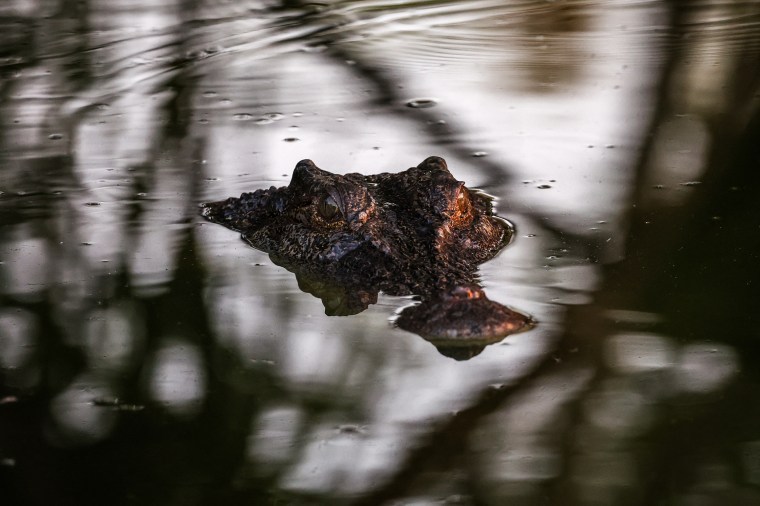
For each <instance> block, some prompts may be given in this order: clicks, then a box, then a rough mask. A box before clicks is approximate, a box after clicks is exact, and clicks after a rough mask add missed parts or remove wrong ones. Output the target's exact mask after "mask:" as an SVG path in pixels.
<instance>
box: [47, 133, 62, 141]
mask: <svg viewBox="0 0 760 506" xmlns="http://www.w3.org/2000/svg"><path fill="white" fill-rule="evenodd" d="M48 139H50V140H51V141H59V140H61V139H63V135H61V134H50V135H48Z"/></svg>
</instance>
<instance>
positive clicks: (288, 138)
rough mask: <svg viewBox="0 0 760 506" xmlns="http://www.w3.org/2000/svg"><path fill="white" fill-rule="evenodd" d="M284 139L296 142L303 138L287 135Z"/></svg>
mask: <svg viewBox="0 0 760 506" xmlns="http://www.w3.org/2000/svg"><path fill="white" fill-rule="evenodd" d="M283 140H284V141H285V142H296V141H299V140H301V139H299V138H298V137H285V138H284V139H283Z"/></svg>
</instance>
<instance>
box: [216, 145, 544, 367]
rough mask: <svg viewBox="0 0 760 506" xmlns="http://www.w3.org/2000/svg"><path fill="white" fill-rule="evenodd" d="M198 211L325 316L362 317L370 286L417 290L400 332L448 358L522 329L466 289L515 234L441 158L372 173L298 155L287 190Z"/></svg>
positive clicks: (520, 318)
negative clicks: (276, 269)
mask: <svg viewBox="0 0 760 506" xmlns="http://www.w3.org/2000/svg"><path fill="white" fill-rule="evenodd" d="M202 214H203V216H205V217H206V218H207V219H209V220H210V221H213V222H215V223H219V224H222V225H224V226H226V227H229V228H231V229H233V230H237V231H239V232H241V233H242V234H243V238H244V239H245V240H246V241H248V242H249V243H250V244H251V245H252V246H254V247H255V248H258V249H261V250H263V251H266V252H268V253H269V254H270V257H271V258H272V260H273V261H274V262H275V263H277V264H279V265H282V266H284V267H286V268H287V269H288V270H291V271H292V272H294V273H295V274H296V276H297V278H298V281H299V286H300V287H301V288H302V289H303V290H304V291H306V292H309V293H312V294H314V295H316V296H318V297H320V298H322V300H323V302H324V304H325V308H326V312H327V313H328V314H354V313H357V312H360V311H362V310H364V309H366V307H367V306H368V305H369V304H372V303H374V302H376V300H377V293H378V292H379V291H383V292H385V293H388V294H391V295H411V294H414V295H419V296H420V298H421V300H422V303H421V304H419V305H417V306H413V307H409V308H406V309H405V310H404V311H402V313H401V315H400V316H399V318H398V320H397V324H398V326H400V327H401V328H403V329H405V330H409V331H411V332H415V333H417V334H419V335H421V336H422V337H424V338H425V339H428V340H430V341H432V342H433V343H434V344H437V345H439V346H444V347H446V348H447V349H448V348H452V347H453V348H457V350H455V351H457V353H453V354H454V355H457V357H455V358H463V357H461V356H459V355H462V353H459V352H461V351H462V350H463V349H464V348H472V347H479V348H480V349H481V350H482V347H483V346H484V345H485V344H488V343H490V342H494V341H497V340H500V339H502V338H503V337H505V336H506V335H509V334H512V333H514V332H517V331H520V330H523V329H525V328H528V327H529V326H530V325H531V321H530V319H529V318H528V317H526V316H524V315H522V314H520V313H516V312H514V311H512V310H510V309H508V308H506V307H504V306H502V305H501V304H498V303H496V302H493V301H490V300H488V298H486V297H485V294H484V293H483V291H482V289H481V288H480V287H479V286H478V285H477V284H476V283H475V275H476V270H477V266H478V265H479V264H481V263H483V262H485V261H487V260H489V259H491V258H493V257H494V255H496V254H497V253H498V252H499V251H501V249H502V248H504V246H506V244H507V243H508V242H509V241H510V239H511V236H512V227H511V226H510V225H509V223H508V222H506V221H505V220H502V219H501V218H498V217H496V216H494V214H493V211H492V207H491V200H490V198H489V197H487V196H485V195H483V194H481V193H478V192H475V191H472V190H470V189H468V188H467V187H465V185H464V183H463V182H461V181H457V180H456V179H455V178H454V177H453V176H452V175H451V173H450V172H449V170H448V168H447V166H446V162H445V161H444V160H443V159H442V158H440V157H435V156H431V157H429V158H427V159H426V160H425V161H423V162H422V163H421V164H419V165H418V166H417V167H412V168H410V169H408V170H406V171H403V172H399V173H392V174H391V173H383V174H378V175H370V176H364V175H362V174H357V173H353V174H346V175H339V174H333V173H331V172H327V171H324V170H321V169H319V168H318V167H317V166H316V165H314V163H313V162H312V161H311V160H302V161H301V162H299V163H298V164H297V165H296V167H295V169H294V171H293V177H292V179H291V181H290V184H289V185H288V186H286V187H281V188H275V187H271V188H269V189H266V190H256V191H254V192H252V193H243V194H242V195H241V196H240V198H229V199H226V200H223V201H219V202H211V203H208V204H203V205H202ZM478 352H479V351H478ZM468 353H470V352H467V353H465V355H467V354H468ZM446 354H447V355H452V353H446ZM470 354H471V353H470Z"/></svg>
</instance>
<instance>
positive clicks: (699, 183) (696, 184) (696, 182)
mask: <svg viewBox="0 0 760 506" xmlns="http://www.w3.org/2000/svg"><path fill="white" fill-rule="evenodd" d="M701 184H702V181H685V182H683V183H681V186H699V185H701Z"/></svg>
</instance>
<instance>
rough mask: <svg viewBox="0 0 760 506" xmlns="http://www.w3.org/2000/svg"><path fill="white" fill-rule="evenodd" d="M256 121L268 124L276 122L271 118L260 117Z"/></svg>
mask: <svg viewBox="0 0 760 506" xmlns="http://www.w3.org/2000/svg"><path fill="white" fill-rule="evenodd" d="M254 123H256V124H257V125H268V124H270V123H274V122H273V121H272V120H271V119H269V118H259V119H257V120H256V121H255V122H254Z"/></svg>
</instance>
